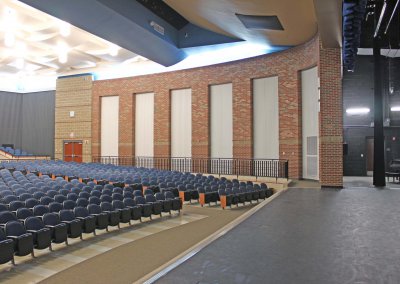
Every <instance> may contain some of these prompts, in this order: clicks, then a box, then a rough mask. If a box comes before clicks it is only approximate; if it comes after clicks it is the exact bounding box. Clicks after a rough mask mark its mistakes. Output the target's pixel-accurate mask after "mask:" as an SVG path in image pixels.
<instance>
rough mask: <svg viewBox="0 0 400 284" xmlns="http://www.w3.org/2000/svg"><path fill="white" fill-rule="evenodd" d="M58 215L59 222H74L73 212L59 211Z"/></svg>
mask: <svg viewBox="0 0 400 284" xmlns="http://www.w3.org/2000/svg"><path fill="white" fill-rule="evenodd" d="M58 215H59V216H60V220H61V221H73V220H75V215H74V212H72V210H66V209H63V210H60V212H59V213H58Z"/></svg>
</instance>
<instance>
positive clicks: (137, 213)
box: [123, 198, 142, 221]
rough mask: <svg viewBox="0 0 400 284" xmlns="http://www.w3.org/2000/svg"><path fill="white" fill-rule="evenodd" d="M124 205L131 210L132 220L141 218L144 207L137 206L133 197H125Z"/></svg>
mask: <svg viewBox="0 0 400 284" xmlns="http://www.w3.org/2000/svg"><path fill="white" fill-rule="evenodd" d="M123 202H124V206H125V207H127V208H129V209H130V210H131V218H132V220H140V221H141V218H142V208H141V207H140V206H137V205H136V203H135V201H134V200H133V199H132V198H124V200H123Z"/></svg>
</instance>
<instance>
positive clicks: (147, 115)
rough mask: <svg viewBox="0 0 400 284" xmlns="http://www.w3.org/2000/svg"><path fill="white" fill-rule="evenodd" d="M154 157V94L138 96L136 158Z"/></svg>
mask: <svg viewBox="0 0 400 284" xmlns="http://www.w3.org/2000/svg"><path fill="white" fill-rule="evenodd" d="M153 155H154V93H145V94H137V95H136V110H135V156H137V157H140V156H141V157H153Z"/></svg>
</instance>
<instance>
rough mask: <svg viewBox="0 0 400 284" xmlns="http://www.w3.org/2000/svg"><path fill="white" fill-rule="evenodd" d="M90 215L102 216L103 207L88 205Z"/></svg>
mask: <svg viewBox="0 0 400 284" xmlns="http://www.w3.org/2000/svg"><path fill="white" fill-rule="evenodd" d="M87 208H88V210H89V214H100V213H101V207H100V205H98V204H89V205H88V207H87Z"/></svg>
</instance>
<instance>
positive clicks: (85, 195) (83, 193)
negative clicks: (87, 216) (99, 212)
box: [75, 191, 90, 201]
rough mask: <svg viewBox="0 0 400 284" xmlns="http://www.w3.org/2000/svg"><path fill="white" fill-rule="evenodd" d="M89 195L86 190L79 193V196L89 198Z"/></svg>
mask: <svg viewBox="0 0 400 284" xmlns="http://www.w3.org/2000/svg"><path fill="white" fill-rule="evenodd" d="M89 197H90V193H88V192H85V191H82V192H80V193H79V198H84V199H89ZM75 201H76V200H75Z"/></svg>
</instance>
